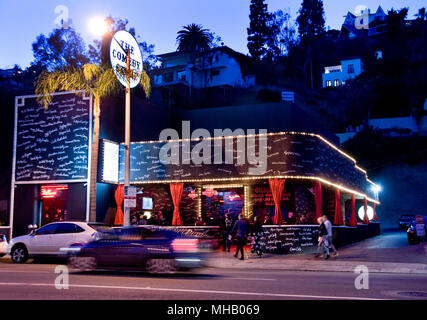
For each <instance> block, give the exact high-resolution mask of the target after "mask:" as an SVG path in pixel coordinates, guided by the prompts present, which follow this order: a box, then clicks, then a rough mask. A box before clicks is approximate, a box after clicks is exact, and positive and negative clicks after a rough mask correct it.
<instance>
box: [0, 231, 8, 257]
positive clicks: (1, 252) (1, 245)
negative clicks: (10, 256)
mask: <svg viewBox="0 0 427 320" xmlns="http://www.w3.org/2000/svg"><path fill="white" fill-rule="evenodd" d="M6 253H7V239H6V236H5V235H4V234H0V257H3V256H5V255H6Z"/></svg>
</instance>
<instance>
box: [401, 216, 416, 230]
mask: <svg viewBox="0 0 427 320" xmlns="http://www.w3.org/2000/svg"><path fill="white" fill-rule="evenodd" d="M414 219H415V215H413V214H403V215H401V216H400V218H399V228H400V229H402V230H407V229H408V228H409V227H410V226H411V222H412V220H414Z"/></svg>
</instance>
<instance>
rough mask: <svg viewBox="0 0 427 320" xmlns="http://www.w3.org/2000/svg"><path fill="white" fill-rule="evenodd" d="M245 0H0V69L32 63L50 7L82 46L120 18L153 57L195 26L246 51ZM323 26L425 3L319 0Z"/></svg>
mask: <svg viewBox="0 0 427 320" xmlns="http://www.w3.org/2000/svg"><path fill="white" fill-rule="evenodd" d="M249 3H250V1H249V0H39V1H34V0H13V1H11V0H0V23H1V28H0V43H1V50H0V68H8V67H13V65H14V64H18V65H20V66H21V67H23V68H26V67H28V66H29V64H30V62H31V61H32V60H33V55H32V50H31V44H32V42H34V41H35V39H36V37H37V36H38V35H39V34H40V33H43V34H45V35H48V34H49V33H50V32H51V31H52V30H53V29H54V28H55V20H56V19H57V17H58V14H55V12H54V11H55V8H56V7H57V6H59V5H65V6H66V7H67V8H68V10H69V17H70V18H71V20H72V22H73V26H74V28H75V29H76V30H77V31H78V32H79V33H80V34H81V35H82V37H83V39H84V40H85V41H86V43H90V42H92V41H93V39H94V37H93V36H92V35H91V34H90V33H89V31H88V20H89V19H90V18H91V17H93V16H108V15H111V16H113V17H118V18H126V19H128V20H129V26H133V27H135V29H136V31H137V34H139V35H141V39H142V40H145V41H147V42H148V43H151V44H154V45H155V53H156V54H161V53H166V52H170V51H175V50H176V33H177V31H179V30H180V29H182V26H184V25H187V24H190V23H198V24H201V25H203V27H205V28H207V29H210V30H211V31H213V32H215V34H217V35H218V36H220V37H221V38H222V41H223V42H224V44H225V45H227V46H229V47H231V48H232V49H234V50H236V51H239V52H242V53H245V54H246V53H248V49H247V47H246V45H247V40H246V38H247V31H246V29H247V27H248V26H249ZM266 3H267V4H268V10H269V11H275V10H278V9H289V12H290V14H291V16H292V19H295V18H296V16H297V11H298V10H299V8H300V6H301V3H302V0H266ZM323 3H324V9H325V16H326V26H329V27H331V28H333V29H334V28H335V29H339V28H340V26H341V24H342V22H343V21H344V18H343V16H344V15H346V13H347V12H348V11H351V12H354V11H355V9H356V7H357V6H359V5H364V6H367V7H368V8H370V9H371V12H372V11H376V9H377V8H378V5H381V6H382V8H383V9H384V11H385V12H386V13H387V11H388V10H389V9H390V8H392V7H393V8H395V9H400V8H402V7H409V8H410V11H409V15H408V18H410V19H413V18H414V14H416V13H417V11H418V9H419V8H421V7H423V6H425V5H426V2H425V0H403V1H402V0H324V1H323Z"/></svg>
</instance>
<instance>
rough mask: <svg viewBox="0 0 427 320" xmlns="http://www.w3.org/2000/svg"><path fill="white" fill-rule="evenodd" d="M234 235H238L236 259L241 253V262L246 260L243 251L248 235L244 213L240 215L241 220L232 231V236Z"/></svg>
mask: <svg viewBox="0 0 427 320" xmlns="http://www.w3.org/2000/svg"><path fill="white" fill-rule="evenodd" d="M234 233H236V237H237V249H236V254H235V255H234V257H235V258H237V255H238V253H239V251H240V252H241V254H242V256H241V257H240V260H244V255H243V250H244V246H245V244H246V237H247V235H248V223H247V222H246V220H245V218H244V217H243V214H242V213H241V214H239V220H237V221H236V222H235V223H234V226H233V229H232V230H231V234H234Z"/></svg>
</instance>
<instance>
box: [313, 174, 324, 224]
mask: <svg viewBox="0 0 427 320" xmlns="http://www.w3.org/2000/svg"><path fill="white" fill-rule="evenodd" d="M314 203H315V205H316V217H315V219H314V221H315V222H317V219H318V218H320V217H321V216H322V185H321V183H320V182H319V181H316V182H315V184H314Z"/></svg>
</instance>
